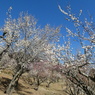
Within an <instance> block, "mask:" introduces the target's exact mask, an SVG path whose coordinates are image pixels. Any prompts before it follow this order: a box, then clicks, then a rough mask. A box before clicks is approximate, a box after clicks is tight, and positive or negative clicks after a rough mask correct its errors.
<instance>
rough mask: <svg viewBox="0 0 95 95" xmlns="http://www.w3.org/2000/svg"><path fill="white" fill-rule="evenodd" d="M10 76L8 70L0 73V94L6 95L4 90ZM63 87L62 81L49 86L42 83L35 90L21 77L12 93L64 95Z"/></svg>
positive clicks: (15, 94) (23, 94) (20, 94)
mask: <svg viewBox="0 0 95 95" xmlns="http://www.w3.org/2000/svg"><path fill="white" fill-rule="evenodd" d="M11 78H12V74H11V72H10V71H9V72H8V71H4V72H2V73H1V74H0V95H6V94H4V91H5V89H6V87H7V86H8V84H9V82H10V81H11ZM64 87H65V86H63V82H59V83H54V84H51V85H50V87H49V88H47V87H46V84H45V83H44V84H42V85H41V86H40V87H39V89H38V90H37V91H36V90H34V89H33V87H32V86H31V85H29V84H27V83H26V82H25V81H24V80H23V79H20V81H19V87H18V89H16V90H15V91H14V92H13V94H12V95H66V94H65V93H64V92H63V89H64Z"/></svg>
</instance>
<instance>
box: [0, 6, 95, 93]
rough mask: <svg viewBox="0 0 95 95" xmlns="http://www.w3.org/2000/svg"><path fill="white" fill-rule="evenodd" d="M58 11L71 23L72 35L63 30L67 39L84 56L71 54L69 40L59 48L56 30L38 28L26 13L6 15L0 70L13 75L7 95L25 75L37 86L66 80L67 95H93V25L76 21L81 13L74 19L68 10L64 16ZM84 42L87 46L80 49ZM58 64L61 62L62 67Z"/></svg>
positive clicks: (94, 48) (2, 33)
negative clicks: (64, 78) (62, 63)
mask: <svg viewBox="0 0 95 95" xmlns="http://www.w3.org/2000/svg"><path fill="white" fill-rule="evenodd" d="M59 9H60V11H61V12H62V13H63V14H65V15H67V17H68V18H67V20H68V21H71V22H73V23H74V27H75V28H76V31H77V32H76V33H74V32H72V31H71V30H70V29H69V28H67V27H66V30H67V32H68V34H69V36H72V37H73V38H76V39H77V40H78V41H79V42H80V44H81V50H82V49H83V50H84V52H82V53H81V52H78V53H77V54H76V55H74V54H72V50H71V48H70V40H68V41H67V42H64V45H62V46H60V45H58V43H57V42H58V40H59V38H60V33H59V32H60V27H56V28H52V27H50V25H46V26H45V27H44V28H40V27H38V26H37V20H36V19H35V18H34V17H33V16H31V15H29V14H27V13H26V14H24V13H21V14H20V17H19V18H18V19H12V17H11V16H10V14H8V15H9V17H8V18H7V19H6V20H5V24H4V26H3V27H2V28H1V33H0V69H1V70H3V69H5V68H7V67H8V68H10V69H11V70H12V71H13V78H12V80H11V82H10V83H9V85H8V87H7V88H6V91H5V92H6V93H7V94H8V95H10V94H11V92H12V90H13V89H14V88H15V87H17V85H18V80H19V78H20V77H21V76H22V74H23V73H25V72H28V73H29V75H30V76H34V78H35V77H36V79H37V84H38V85H39V84H40V83H41V82H43V81H45V80H47V79H51V80H50V82H49V83H51V81H52V80H54V79H53V78H55V77H56V76H58V77H57V78H60V77H62V76H63V75H64V76H65V77H66V78H67V80H68V81H67V84H68V86H69V89H68V90H67V89H66V92H67V93H68V94H69V95H80V94H83V95H84V94H85V95H95V91H94V90H95V70H94V69H91V66H92V65H91V63H94V50H95V33H94V31H95V28H94V23H93V21H90V22H89V21H87V19H85V21H84V22H82V21H80V19H79V17H80V15H81V12H82V11H80V14H79V16H78V17H75V15H74V14H72V13H71V11H70V8H69V7H68V12H65V11H64V10H62V9H61V7H60V6H59ZM10 10H11V8H10ZM10 10H9V11H10ZM91 20H92V19H91ZM81 31H82V32H81ZM70 38H71V37H70ZM84 41H85V42H86V43H87V44H85V45H84ZM59 62H64V65H60V64H59ZM90 69H91V70H90ZM90 71H91V72H90ZM92 84H93V86H92Z"/></svg>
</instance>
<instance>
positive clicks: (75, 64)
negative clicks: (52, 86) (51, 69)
mask: <svg viewBox="0 0 95 95" xmlns="http://www.w3.org/2000/svg"><path fill="white" fill-rule="evenodd" d="M58 7H59V10H60V11H61V12H62V13H63V14H64V15H65V16H66V17H67V18H66V20H67V21H69V22H72V23H73V24H74V28H75V29H74V31H71V30H70V29H69V28H68V27H66V31H67V32H68V36H69V37H70V38H73V39H74V40H77V42H79V44H80V46H81V49H80V51H79V52H78V53H77V54H76V55H73V56H71V55H72V53H71V52H70V50H69V49H68V51H69V53H68V54H67V55H68V57H67V62H66V64H67V65H68V66H67V67H66V68H64V70H63V71H64V75H65V76H66V78H67V80H68V82H67V84H68V87H69V89H68V90H66V93H67V94H68V95H95V58H94V57H95V23H94V19H93V17H92V16H90V17H89V18H88V19H87V18H84V21H83V20H81V14H82V10H80V13H79V15H78V16H76V15H75V14H73V13H72V12H71V7H70V6H68V7H67V11H64V10H63V9H62V8H61V7H60V5H59V6H58ZM65 56H66V55H65ZM62 60H63V59H62ZM68 63H69V64H68Z"/></svg>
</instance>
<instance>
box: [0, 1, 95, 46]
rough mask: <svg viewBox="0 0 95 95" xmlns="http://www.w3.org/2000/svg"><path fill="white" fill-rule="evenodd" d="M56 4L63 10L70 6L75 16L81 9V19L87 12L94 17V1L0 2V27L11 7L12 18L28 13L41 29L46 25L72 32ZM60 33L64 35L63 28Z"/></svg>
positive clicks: (70, 26)
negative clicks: (66, 28)
mask: <svg viewBox="0 0 95 95" xmlns="http://www.w3.org/2000/svg"><path fill="white" fill-rule="evenodd" d="M57 4H59V5H60V6H61V7H62V8H63V9H65V10H66V6H67V5H68V4H70V5H71V7H72V10H73V13H75V14H78V13H79V10H80V9H82V10H83V17H85V16H87V15H88V14H87V11H89V12H90V14H91V15H93V16H95V0H0V26H1V25H3V23H4V19H5V18H6V12H7V10H8V8H9V7H10V6H12V8H13V10H12V16H13V18H17V17H18V16H19V13H20V12H22V11H24V12H27V11H28V12H29V14H31V15H33V16H34V17H35V18H36V19H37V20H38V24H39V25H41V26H42V27H43V26H44V25H46V24H50V25H51V26H59V25H63V26H67V27H69V28H70V29H71V30H73V26H72V25H70V23H68V22H67V21H66V20H65V16H64V15H63V14H62V13H61V12H60V11H59V9H58V5H57ZM61 33H62V34H63V35H65V34H66V32H65V30H64V29H63V28H62V29H61ZM77 47H78V45H77V44H76V48H77Z"/></svg>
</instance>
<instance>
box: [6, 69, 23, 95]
mask: <svg viewBox="0 0 95 95" xmlns="http://www.w3.org/2000/svg"><path fill="white" fill-rule="evenodd" d="M22 73H23V69H22V68H21V69H20V70H19V71H18V72H17V73H16V74H15V75H14V77H13V79H12V80H11V82H10V84H9V86H8V88H7V90H6V91H5V93H7V94H8V95H11V93H12V90H13V89H14V88H15V87H16V86H17V84H16V83H18V80H19V78H20V76H21V75H22Z"/></svg>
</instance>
